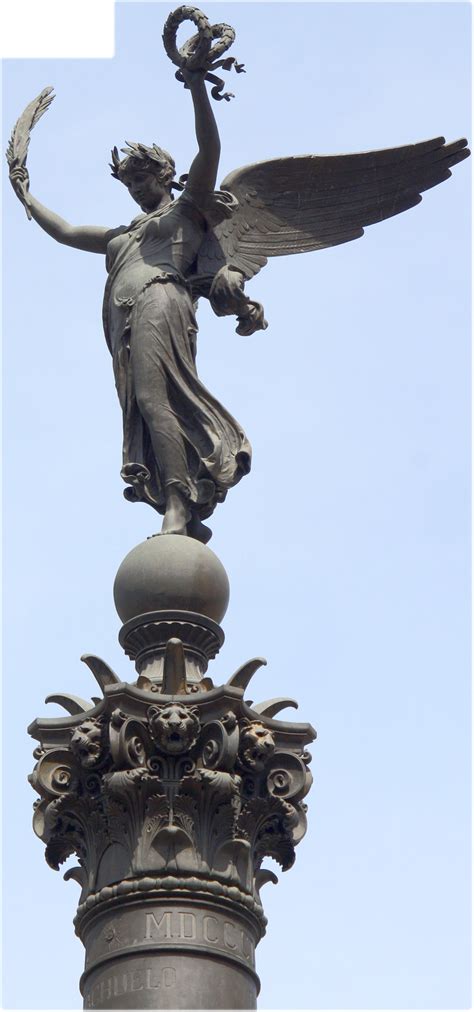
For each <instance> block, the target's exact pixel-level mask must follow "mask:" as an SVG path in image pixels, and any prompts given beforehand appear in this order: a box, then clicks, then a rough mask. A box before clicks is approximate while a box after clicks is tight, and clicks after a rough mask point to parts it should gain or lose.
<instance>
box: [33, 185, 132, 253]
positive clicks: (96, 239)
mask: <svg viewBox="0 0 474 1012" xmlns="http://www.w3.org/2000/svg"><path fill="white" fill-rule="evenodd" d="M24 202H25V205H26V206H27V207H28V209H29V211H30V214H31V217H32V218H34V219H35V221H36V222H38V225H40V226H41V228H42V229H43V230H44V231H45V232H47V233H48V235H50V236H52V238H53V239H56V242H60V243H63V244H64V245H65V246H74V248H75V249H81V250H85V252H86V253H106V252H107V243H108V242H109V241H110V239H113V237H114V235H117V234H118V232H119V231H121V230H120V229H110V228H102V227H101V226H100V225H70V224H69V222H67V221H64V218H60V217H59V215H58V214H55V213H54V211H50V209H49V208H48V207H45V206H44V204H41V203H40V202H39V200H37V199H36V197H33V194H31V193H29V192H27V193H25V196H24Z"/></svg>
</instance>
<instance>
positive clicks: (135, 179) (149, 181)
mask: <svg viewBox="0 0 474 1012" xmlns="http://www.w3.org/2000/svg"><path fill="white" fill-rule="evenodd" d="M125 185H126V187H127V190H128V192H129V194H130V196H131V197H133V199H134V200H135V201H136V202H137V204H139V205H140V207H141V209H142V211H154V210H155V208H156V207H158V205H159V204H160V203H161V201H162V199H163V197H164V196H165V195H166V194H168V193H169V191H168V188H167V187H166V186H164V184H163V183H162V182H161V181H160V179H159V177H158V176H157V174H156V172H153V171H152V170H150V169H147V168H146V167H144V168H143V169H137V170H136V171H135V172H134V173H133V175H131V176H129V178H128V179H127V180H126V182H125Z"/></svg>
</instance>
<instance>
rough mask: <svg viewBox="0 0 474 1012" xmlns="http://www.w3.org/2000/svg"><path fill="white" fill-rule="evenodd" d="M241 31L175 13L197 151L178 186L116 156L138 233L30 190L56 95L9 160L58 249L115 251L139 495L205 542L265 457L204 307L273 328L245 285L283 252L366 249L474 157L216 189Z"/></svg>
mask: <svg viewBox="0 0 474 1012" xmlns="http://www.w3.org/2000/svg"><path fill="white" fill-rule="evenodd" d="M185 20H191V21H193V22H194V23H195V25H196V26H197V29H198V32H197V34H196V35H194V36H193V38H191V39H190V40H189V41H188V42H187V43H186V44H185V45H184V46H182V47H181V49H178V48H177V47H176V32H177V28H178V26H179V25H180V24H181V22H182V21H185ZM234 36H235V33H234V31H233V29H232V28H230V27H229V26H228V25H215V26H211V25H210V24H209V22H208V20H207V18H206V17H205V16H204V15H203V14H202V12H200V11H199V10H197V8H192V7H181V8H179V9H178V10H177V11H175V12H174V13H173V14H171V15H170V17H169V18H168V21H167V23H166V25H165V30H164V35H163V40H164V44H165V48H166V51H167V53H168V55H169V56H170V58H171V59H172V61H173V62H174V63H175V64H176V65H177V66H178V68H179V69H178V72H177V74H176V76H177V78H178V79H179V80H180V81H182V82H184V84H185V87H186V88H188V89H189V90H190V92H191V97H192V101H193V106H194V111H195V121H196V137H197V143H198V153H197V155H196V157H195V159H194V161H193V163H192V165H191V167H190V170H189V174H188V175H187V176H185V177H181V180H180V182H175V181H174V176H175V163H174V161H173V159H172V157H171V156H170V155H169V154H168V153H167V152H166V151H165V150H164V149H162V148H160V147H158V146H157V145H155V144H153V145H152V146H151V147H147V146H146V145H144V144H138V143H132V144H130V143H129V144H127V147H126V148H124V149H122V152H123V154H124V155H125V157H124V158H122V159H121V158H120V156H119V153H118V150H117V148H114V149H113V151H112V165H111V168H112V175H113V176H114V178H116V179H118V180H119V181H120V182H122V183H123V184H124V185H125V186H126V187H127V189H128V190H129V193H130V195H131V196H132V198H133V199H134V200H135V201H136V202H137V203H138V204H139V206H140V208H141V214H139V215H138V216H137V217H135V218H133V219H132V221H131V222H130V224H129V225H122V226H119V227H118V228H104V227H99V226H93V227H92V226H91V227H90V226H80V227H75V226H71V225H69V224H68V223H67V222H65V221H64V220H63V219H61V218H59V217H58V216H57V215H56V214H55V213H54V212H52V211H50V210H49V209H48V208H46V207H44V206H43V205H42V204H40V202H39V201H38V200H37V199H36V198H35V197H33V195H32V194H31V193H30V191H29V178H28V172H27V169H26V153H27V148H28V143H29V134H30V130H31V128H32V127H33V126H34V125H35V123H36V122H37V120H38V119H39V118H40V116H41V115H42V114H43V112H44V111H45V110H46V109H47V108H48V106H49V104H50V102H51V100H52V97H53V96H52V89H51V88H47V89H45V90H44V91H43V92H42V93H41V95H40V96H39V97H38V99H36V100H35V101H34V102H32V103H31V105H30V106H28V108H27V109H26V110H25V112H24V113H23V115H22V117H20V119H19V121H18V123H17V124H16V126H15V129H14V131H13V134H12V139H11V141H10V145H9V149H8V152H7V159H8V162H9V166H10V179H11V182H12V185H13V187H14V190H15V192H16V194H17V196H18V197H19V199H20V200H21V201H22V203H23V204H24V206H25V208H26V211H27V214H28V217H32V218H34V219H35V221H37V222H38V224H39V225H40V226H41V227H42V228H43V229H44V230H45V231H46V232H47V233H48V234H49V235H51V236H52V237H53V238H54V239H56V240H57V241H58V242H61V243H64V244H65V245H69V246H73V247H75V248H77V249H82V250H85V251H87V252H91V253H101V254H104V255H105V256H106V266H107V271H108V275H109V276H108V280H107V284H106V288H105V297H104V329H105V334H106V338H107V342H108V346H109V349H110V351H111V353H112V356H113V363H114V373H115V380H116V385H117V390H118V395H119V399H120V403H121V406H122V410H123V418H124V442H123V467H122V472H121V473H122V477H123V478H124V480H125V482H126V483H127V485H128V487H127V489H126V490H125V493H124V494H125V496H126V497H127V499H130V500H138V501H144V502H147V503H149V504H150V505H151V506H153V507H154V508H155V509H156V510H158V512H160V513H162V514H164V520H163V526H162V531H161V533H162V534H187V535H189V536H191V537H194V538H197V539H198V540H201V541H203V542H206V541H207V540H208V539H209V537H210V536H211V532H210V530H209V528H208V527H206V526H205V525H204V524H203V523H202V521H203V520H205V519H206V518H208V517H209V516H210V515H211V514H212V512H213V510H214V508H215V506H216V503H218V502H222V501H223V500H224V498H225V496H226V494H227V490H228V489H229V488H231V487H232V486H233V485H235V484H236V482H238V481H239V480H240V478H241V477H242V476H243V475H244V474H246V473H247V472H248V471H249V469H250V461H251V449H250V445H249V443H248V441H247V439H246V436H245V434H244V432H243V430H242V429H241V427H240V425H239V424H238V422H236V421H235V419H234V418H233V417H232V416H231V415H230V414H229V413H228V412H227V411H226V410H225V408H223V407H222V405H221V404H219V402H218V401H217V400H216V399H215V398H214V397H213V396H212V395H211V394H210V393H209V392H208V391H207V390H206V388H205V387H204V386H203V384H202V383H201V382H200V380H199V378H198V376H197V372H196V364H195V359H196V335H197V323H196V317H195V312H194V306H195V303H196V301H197V299H198V298H199V297H205V298H208V299H209V301H210V303H211V305H212V308H213V309H214V311H215V312H216V314H217V315H219V316H223V315H228V314H235V315H236V316H237V319H238V326H237V332H238V333H239V334H246V335H248V334H252V333H254V332H255V331H256V330H258V329H262V328H264V327H266V325H267V324H266V321H265V319H264V314H263V308H262V306H261V305H260V304H259V303H258V302H255V301H251V300H250V299H248V297H247V296H246V295H245V293H244V283H245V281H246V280H249V279H250V278H252V277H253V276H254V274H256V273H257V272H258V271H259V270H260V269H261V268H262V267H263V266H265V264H266V263H267V260H268V257H272V256H283V255H287V254H291V253H304V252H307V251H310V250H317V249H324V248H326V247H329V246H335V245H338V244H339V243H344V242H349V241H350V240H352V239H357V238H359V237H360V236H362V235H363V232H364V227H365V226H366V225H371V224H374V223H375V222H377V221H382V220H384V219H385V218H389V217H391V216H392V215H395V214H400V213H401V212H402V211H405V210H407V209H408V208H410V207H413V206H414V205H415V204H417V203H419V202H420V200H421V193H422V192H423V191H424V190H427V189H429V188H430V187H432V186H435V185H437V184H438V183H440V182H442V181H443V180H445V179H448V178H449V176H450V175H451V172H450V168H451V167H452V166H453V165H455V164H456V163H457V162H459V161H462V160H463V159H464V158H466V157H467V156H468V155H469V151H468V149H467V141H466V140H464V139H462V140H458V141H455V142H453V143H450V144H446V143H445V140H444V138H443V137H437V138H434V139H432V140H428V141H423V142H421V143H418V144H411V145H408V146H406V147H400V148H393V149H387V150H383V151H372V152H364V153H360V154H352V155H333V156H318V155H305V156H298V157H285V158H276V159H272V160H271V161H266V162H260V163H257V164H254V165H249V166H245V167H244V168H241V169H237V170H235V171H233V172H231V173H230V174H229V175H228V176H227V177H226V179H224V180H223V182H222V184H221V189H220V190H219V191H215V185H216V180H217V171H218V164H219V154H220V143H219V135H218V131H217V126H216V122H215V118H214V115H213V112H212V109H211V104H210V101H209V98H208V95H207V91H206V85H205V80H206V79H207V80H209V81H211V82H212V83H213V85H214V87H213V89H212V94H213V96H214V97H215V98H217V99H222V98H224V99H229V98H230V97H231V96H230V95H228V94H225V93H224V94H223V93H222V87H223V82H222V81H221V80H220V79H219V78H218V77H216V76H215V74H214V73H213V71H215V70H216V69H217V68H218V67H223V68H224V69H225V70H229V69H230V68H231V66H235V69H236V70H237V71H238V72H240V71H242V69H243V67H242V66H241V65H239V64H237V63H236V61H235V60H234V59H233V58H226V59H218V57H219V58H220V57H221V56H222V54H223V53H224V52H225V51H226V50H227V49H228V47H229V46H230V45H231V43H232V42H233V40H234ZM173 189H177V190H178V191H180V195H179V197H178V198H177V199H173V194H172V190H173Z"/></svg>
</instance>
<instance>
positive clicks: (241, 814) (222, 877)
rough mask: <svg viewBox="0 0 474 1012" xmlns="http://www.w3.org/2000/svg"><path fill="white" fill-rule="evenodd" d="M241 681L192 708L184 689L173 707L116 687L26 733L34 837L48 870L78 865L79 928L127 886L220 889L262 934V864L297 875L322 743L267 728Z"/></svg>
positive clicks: (287, 728)
mask: <svg viewBox="0 0 474 1012" xmlns="http://www.w3.org/2000/svg"><path fill="white" fill-rule="evenodd" d="M257 666H258V664H257V663H256V662H254V664H253V668H254V670H256V668H257ZM251 668H252V664H251V663H250V662H249V665H248V666H246V671H248V672H250V670H251ZM249 677H250V675H249V676H248V678H247V677H246V678H245V679H244V681H245V683H247V681H248V679H249ZM239 681H242V679H240V678H236V677H234V678H233V679H230V680H229V682H228V683H227V685H225V686H223V687H221V688H210V689H209V688H205V687H204V686H203V689H202V691H197V692H196V691H194V692H193V694H192V696H190V695H189V694H187V691H186V689H187V687H186V684H185V683H183V685H182V688H183V690H184V691H183V692H182V693H181V694H180V693H178V694H175V695H173V696H170V695H165V694H164V693H163V692H158V693H157V687H156V685H153V686H152V685H151V684H150V685H148V684H147V681H146V680H144V679H139V681H138V683H137V684H134V685H128V684H124V683H123V682H119V681H118V680H117V679H115V680H114V679H112V678H111V679H109V680H107V681H103V684H102V686H101V687H102V691H103V698H102V699H101V700H100V701H99V702H98V703H97V704H96V705H95V706H93V707H92V706H91V708H90V709H89V710H86V711H84V709H81V710H80V712H75V713H73V714H69V713H68V715H67V716H65V718H64V720H60V721H58V719H57V718H55V719H54V720H47V719H42V720H37V721H35V722H34V723H33V724H32V725H31V727H30V733H31V734H32V735H33V736H34V737H36V738H37V739H39V742H40V746H39V747H38V748H37V749H36V750H35V757H36V758H37V760H38V761H37V764H36V766H35V769H34V771H33V773H32V775H31V777H30V781H31V784H32V786H33V787H34V789H35V790H36V791H38V793H39V795H40V800H39V801H38V802H36V804H35V814H34V829H35V832H36V833H37V835H38V836H39V837H40V838H41V839H42V840H43V841H44V843H45V844H46V858H47V860H48V862H49V864H50V865H51V866H52V867H55V868H58V867H59V866H60V864H61V863H63V861H64V860H66V858H68V857H69V856H70V855H71V854H73V853H76V854H77V856H78V859H79V868H77V869H70V870H69V871H68V872H67V873H66V876H67V877H68V878H74V879H76V880H77V881H78V882H79V883H80V885H81V887H82V891H81V897H80V911H79V912H80V913H81V916H82V912H84V911H86V910H87V909H89V908H90V905H91V903H93V904H96V903H97V902H102V901H105V900H109V899H110V898H111V897H112V896H113V895H116V894H117V895H120V893H121V891H122V892H123V891H124V890H125V892H126V891H127V890H128V891H129V886H130V884H131V883H135V885H133V888H137V889H140V890H144V891H146V890H147V889H150V890H153V891H156V890H157V889H158V888H165V889H166V886H164V885H163V884H164V883H165V882H167V881H171V879H173V880H179V881H180V883H181V884H182V883H185V885H184V886H183V885H181V887H182V888H185V887H186V883H187V882H188V883H189V888H191V889H195V885H191V882H193V883H195V882H196V881H198V882H202V888H203V890H204V891H205V890H206V889H208V888H209V882H210V881H212V882H213V883H214V888H215V889H217V890H218V892H219V891H220V894H221V895H222V896H223V897H225V896H227V894H228V890H229V889H230V890H234V891H235V896H234V898H236V897H240V899H239V902H242V903H244V905H245V904H246V905H247V907H249V909H250V908H252V909H254V910H260V916H261V918H262V924H263V912H262V908H261V903H260V896H259V889H260V887H261V885H262V884H263V883H264V882H267V881H275V880H276V877H275V876H274V874H273V872H270V871H268V870H266V869H262V868H261V865H262V861H263V860H264V858H265V856H266V855H270V856H271V857H272V858H274V859H275V860H276V861H278V862H279V863H280V865H281V867H282V868H283V870H285V869H286V868H289V867H290V866H291V864H292V863H293V860H294V847H295V845H296V844H297V843H298V842H299V840H300V839H301V838H302V836H303V835H304V832H305V829H306V815H305V811H306V806H305V805H304V804H303V798H304V796H305V794H306V793H307V791H308V790H309V787H310V784H311V775H310V773H309V770H308V762H309V761H310V756H309V753H308V752H306V751H305V746H306V744H307V743H308V742H309V741H311V740H312V739H313V738H314V737H315V733H314V731H313V729H312V727H311V725H309V724H296V723H293V722H289V721H283V720H276V719H274V717H269V716H267V712H268V706H269V704H261V707H263V711H262V709H261V707H260V708H259V707H258V706H257V707H256V708H255V709H253V708H252V707H251V706H249V705H248V704H247V703H246V702H245V701H244V698H243V696H244V692H245V689H246V684H245V686H244V685H242V684H238V683H239ZM56 698H58V697H56ZM191 700H192V704H191ZM286 703H287V701H286V700H282V701H281V704H280V705H281V706H284V705H286ZM270 708H271V711H272V713H274V712H276V711H277V710H278V705H277V702H275V701H272V705H271V707H270ZM226 890H227V892H226ZM242 898H244V899H242ZM249 904H250V906H249Z"/></svg>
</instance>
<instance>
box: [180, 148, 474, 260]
mask: <svg viewBox="0 0 474 1012" xmlns="http://www.w3.org/2000/svg"><path fill="white" fill-rule="evenodd" d="M469 154H470V152H469V150H468V149H467V141H466V140H464V139H462V140H459V141H453V142H452V143H451V144H446V142H445V139H444V137H436V138H434V139H433V140H429V141H422V142H421V143H419V144H410V145H408V146H406V147H401V148H387V149H385V150H383V151H368V152H362V153H361V154H355V155H302V156H298V157H295V158H275V159H273V160H272V161H267V162H257V163H256V164H255V165H247V166H245V167H244V168H241V169H236V170H235V171H234V172H231V173H230V174H229V175H228V176H227V177H226V178H225V179H224V181H223V182H222V184H221V189H223V190H229V191H230V192H231V193H233V194H234V195H235V196H236V197H237V199H238V201H239V209H238V210H237V211H236V212H235V213H234V215H233V216H232V217H231V218H230V219H226V220H225V221H223V222H221V223H220V224H219V225H216V226H215V228H214V229H213V231H212V232H209V233H208V237H207V239H206V240H205V241H204V243H203V244H202V246H201V249H200V252H199V258H198V272H199V273H200V274H203V275H206V274H207V275H215V274H216V272H217V271H218V270H219V269H220V268H221V267H222V266H224V264H228V265H230V266H232V267H234V268H236V269H237V270H239V271H241V272H242V274H243V275H244V277H246V278H251V277H253V275H254V274H256V273H257V271H259V270H260V269H261V268H262V267H264V266H265V264H266V263H267V258H268V257H274V256H286V255H288V254H290V253H305V252H307V251H309V250H317V249H324V248H326V247H327V246H337V245H338V244H340V243H343V242H349V241H350V240H352V239H358V238H359V237H360V236H362V235H363V234H364V226H366V225H373V224H374V223H375V222H377V221H383V220H384V218H390V217H392V215H394V214H400V213H401V212H402V211H406V210H407V209H408V208H409V207H414V205H415V204H419V202H420V200H421V193H422V192H423V191H424V190H428V189H429V188H430V187H431V186H436V185H437V184H438V183H441V182H443V180H444V179H448V178H449V176H450V175H451V172H450V168H451V166H453V165H455V164H456V162H460V161H462V160H463V159H464V158H467V157H468V155H469Z"/></svg>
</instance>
